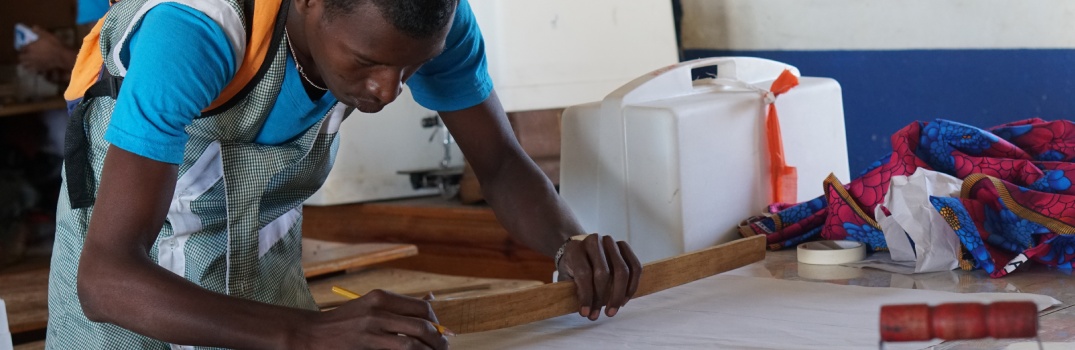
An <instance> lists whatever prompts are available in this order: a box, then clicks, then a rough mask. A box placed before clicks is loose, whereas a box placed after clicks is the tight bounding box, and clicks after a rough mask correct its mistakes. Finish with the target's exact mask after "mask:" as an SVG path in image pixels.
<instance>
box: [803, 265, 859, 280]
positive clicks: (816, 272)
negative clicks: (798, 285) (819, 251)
mask: <svg viewBox="0 0 1075 350" xmlns="http://www.w3.org/2000/svg"><path fill="white" fill-rule="evenodd" d="M797 267H798V269H797V270H798V274H799V277H802V278H805V279H808V280H815V281H837V280H853V279H857V278H862V277H864V276H865V275H866V274H865V273H863V272H862V269H860V268H857V267H847V266H840V265H814V264H806V263H798V266H797Z"/></svg>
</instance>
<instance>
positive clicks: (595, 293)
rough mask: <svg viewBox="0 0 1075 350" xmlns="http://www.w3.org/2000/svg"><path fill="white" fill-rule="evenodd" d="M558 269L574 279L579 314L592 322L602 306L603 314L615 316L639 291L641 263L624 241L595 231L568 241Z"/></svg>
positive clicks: (599, 313) (599, 314)
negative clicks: (583, 237)
mask: <svg viewBox="0 0 1075 350" xmlns="http://www.w3.org/2000/svg"><path fill="white" fill-rule="evenodd" d="M557 269H559V271H560V273H561V274H567V276H568V277H570V278H573V279H574V280H575V285H576V286H577V288H578V296H579V305H580V306H581V307H580V308H579V315H582V317H588V318H589V319H590V320H591V321H594V320H597V318H598V317H600V316H601V307H602V306H605V307H606V308H605V315H607V316H608V317H612V316H616V312H617V311H619V309H620V307H623V305H625V304H627V301H628V300H631V297H633V296H634V295H635V292H637V291H638V281H639V279H640V278H641V277H642V264H641V263H639V261H638V257H636V256H635V253H634V252H632V251H631V246H629V245H628V244H627V242H623V241H620V242H616V241H615V240H614V239H612V237H611V236H600V235H597V234H592V235H589V236H587V237H586V239H584V240H581V241H578V240H570V241H568V243H567V247H566V248H565V249H564V255H563V257H562V258H561V259H560V266H557Z"/></svg>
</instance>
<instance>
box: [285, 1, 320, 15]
mask: <svg viewBox="0 0 1075 350" xmlns="http://www.w3.org/2000/svg"><path fill="white" fill-rule="evenodd" d="M291 1H292V2H293V3H295V11H298V13H299V14H302V15H308V14H310V13H321V11H322V10H323V8H324V6H325V2H324V1H322V0H291Z"/></svg>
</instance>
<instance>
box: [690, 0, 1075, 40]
mask: <svg viewBox="0 0 1075 350" xmlns="http://www.w3.org/2000/svg"><path fill="white" fill-rule="evenodd" d="M682 2H683V12H684V15H683V45H684V47H685V48H688V49H730V50H811V49H829V50H838V49H844V50H863V49H865V50H871V49H970V48H1075V1H1069V0H901V1H893V0H682Z"/></svg>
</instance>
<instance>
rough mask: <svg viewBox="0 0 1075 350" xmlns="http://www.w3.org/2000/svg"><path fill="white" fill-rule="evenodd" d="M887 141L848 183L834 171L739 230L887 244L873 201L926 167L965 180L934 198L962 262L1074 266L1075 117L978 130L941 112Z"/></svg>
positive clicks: (789, 242)
mask: <svg viewBox="0 0 1075 350" xmlns="http://www.w3.org/2000/svg"><path fill="white" fill-rule="evenodd" d="M892 146H893V152H892V154H891V155H889V156H886V157H884V158H882V159H881V160H878V161H877V162H875V163H874V164H872V165H871V166H870V167H869V168H868V169H866V171H864V172H863V173H862V174H861V175H860V176H859V177H858V178H856V179H854V180H853V181H851V182H850V183H847V184H846V185H845V184H842V183H840V181H839V180H838V179H836V178H835V177H834V176H830V177H829V178H828V179H826V180H825V182H824V184H823V185H824V188H825V191H824V193H825V194H824V195H822V196H821V197H818V198H815V199H813V200H810V201H807V202H803V203H798V204H794V205H791V204H784V203H774V204H773V205H771V206H770V212H771V213H772V215H771V216H767V217H755V218H751V219H749V220H748V221H747V224H746V225H745V226H744V227H743V228H742V230H741V231H742V232H743V234H744V235H747V236H750V235H757V234H763V235H765V236H766V238H767V240H768V243H769V249H773V250H776V249H782V248H787V247H793V246H796V245H798V244H799V243H801V242H804V241H807V240H812V239H818V238H820V239H847V240H854V241H860V242H863V243H865V244H866V245H867V246H868V247H869V249H871V250H873V251H881V250H887V249H888V248H887V245H886V243H885V237H884V235H883V234H882V232H881V229H880V226H878V224H877V222H876V221H875V220H874V218H873V213H874V208H875V207H876V206H878V205H880V204H881V203H882V202H883V200H884V197H885V193H886V192H887V191H888V188H889V185H888V183H889V180H890V179H891V178H892V176H910V175H911V174H913V173H914V172H915V170H916V169H918V168H925V169H927V170H933V171H938V172H943V173H946V174H948V175H952V176H955V177H958V178H961V179H964V184H963V190H962V193H961V194H960V198H941V197H931V198H930V201H931V203H932V204H933V207H934V208H935V209H936V210H937V211H938V212H939V213H940V214H941V216H942V217H943V218H945V220H946V221H947V222H948V224H949V225H950V226H952V229H953V230H954V231H955V232H956V234H957V235H958V236H959V239H960V241H961V242H962V245H963V258H962V261H961V263H960V266H961V267H962V268H964V269H973V268H982V269H984V270H986V271H987V272H989V273H990V275H991V276H993V277H1001V276H1004V275H1006V274H1008V273H1010V272H1012V271H1014V270H1015V269H1016V268H1017V267H1019V266H1020V265H1021V264H1023V263H1024V262H1027V261H1036V262H1038V263H1042V264H1045V265H1048V266H1053V267H1059V268H1064V269H1071V268H1072V261H1073V260H1075V187H1073V186H1072V182H1073V181H1075V162H1073V160H1075V123H1073V122H1071V121H1067V120H1059V121H1052V122H1047V121H1044V120H1041V119H1036V118H1035V119H1029V120H1024V121H1019V122H1014V123H1010V124H1004V125H1000V126H997V127H994V128H991V129H989V130H982V129H978V128H975V127H973V126H969V125H965V124H960V123H956V122H952V121H947V120H937V121H934V122H916V123H912V124H910V125H908V126H907V127H905V128H903V129H902V130H900V131H899V132H897V133H896V134H895V135H893V136H892ZM882 209H883V210H884V209H885V208H883V207H882Z"/></svg>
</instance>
